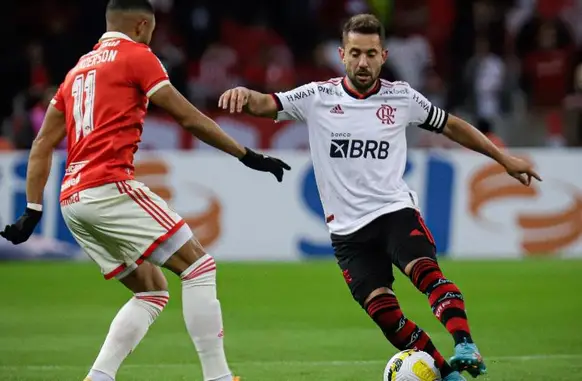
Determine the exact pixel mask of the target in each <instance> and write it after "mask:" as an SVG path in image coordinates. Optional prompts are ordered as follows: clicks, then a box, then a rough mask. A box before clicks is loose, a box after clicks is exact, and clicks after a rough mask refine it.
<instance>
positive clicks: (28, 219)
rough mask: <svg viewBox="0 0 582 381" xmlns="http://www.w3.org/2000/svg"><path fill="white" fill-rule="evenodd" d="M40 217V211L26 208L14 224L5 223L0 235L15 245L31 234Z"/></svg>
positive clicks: (25, 239) (24, 240)
mask: <svg viewBox="0 0 582 381" xmlns="http://www.w3.org/2000/svg"><path fill="white" fill-rule="evenodd" d="M41 217H42V212H39V211H38V210H34V209H30V208H26V211H25V212H24V213H23V214H22V216H20V218H19V219H18V220H17V221H16V222H15V223H14V224H12V225H6V228H5V229H4V231H2V232H0V235H1V236H2V237H4V238H6V239H7V240H8V241H10V242H12V243H13V244H15V245H18V244H20V243H22V242H26V241H27V240H28V239H29V238H30V236H31V235H32V232H33V231H34V229H35V228H36V225H38V223H39V222H40V218H41Z"/></svg>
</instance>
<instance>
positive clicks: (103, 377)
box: [88, 254, 232, 381]
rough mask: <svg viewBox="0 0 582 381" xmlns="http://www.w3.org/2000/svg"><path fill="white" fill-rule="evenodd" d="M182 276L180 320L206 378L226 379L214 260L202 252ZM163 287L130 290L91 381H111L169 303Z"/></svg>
mask: <svg viewBox="0 0 582 381" xmlns="http://www.w3.org/2000/svg"><path fill="white" fill-rule="evenodd" d="M180 278H181V279H182V307H183V314H184V322H185V323H186V328H187V329H188V333H189V334H190V337H191V338H192V341H193V342H194V345H195V347H196V350H197V351H198V356H199V358H200V363H201V365H202V373H203V375H204V380H205V381H231V380H232V373H231V371H230V369H229V367H228V364H227V362H226V356H225V354H224V346H223V339H222V338H223V336H224V333H223V330H222V310H221V308H220V302H219V301H218V299H217V298H216V263H215V262H214V258H212V257H211V256H210V255H208V254H206V255H205V256H203V257H202V258H200V259H199V260H198V261H196V262H195V263H194V264H193V265H192V266H190V267H189V268H188V269H186V271H184V272H183V273H182V274H181V275H180ZM168 299H169V294H168V292H167V291H154V292H142V293H138V294H135V295H134V297H133V298H131V299H130V300H129V302H127V303H126V304H125V305H124V306H123V307H122V308H121V310H120V311H119V312H118V313H117V316H115V319H113V322H111V327H110V328H109V333H108V334H107V338H106V339H105V343H103V347H102V348H101V352H99V356H97V360H95V363H94V364H93V367H92V368H91V371H90V372H89V375H88V376H89V377H90V378H91V380H92V381H114V380H115V375H116V373H117V371H118V369H119V367H120V366H121V363H122V362H123V361H124V360H125V358H126V357H127V356H128V355H129V354H130V353H131V352H132V351H133V350H134V349H135V347H136V346H137V345H138V344H139V342H140V341H141V340H142V339H143V337H144V336H145V334H146V333H147V331H148V329H149V327H150V325H151V324H152V323H153V322H154V321H155V320H156V318H157V317H158V315H159V314H160V312H162V310H163V309H164V307H165V306H166V303H167V302H168Z"/></svg>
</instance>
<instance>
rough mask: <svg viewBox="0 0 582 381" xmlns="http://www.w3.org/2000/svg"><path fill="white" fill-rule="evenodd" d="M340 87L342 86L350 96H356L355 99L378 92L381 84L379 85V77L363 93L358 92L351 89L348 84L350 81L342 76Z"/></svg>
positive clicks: (364, 97)
mask: <svg viewBox="0 0 582 381" xmlns="http://www.w3.org/2000/svg"><path fill="white" fill-rule="evenodd" d="M342 87H343V88H344V91H345V92H346V93H347V94H348V95H349V96H350V97H352V98H356V99H366V98H368V97H371V96H372V95H374V94H376V93H378V91H380V88H381V87H382V86H380V79H378V80H376V84H374V86H372V88H371V89H370V90H368V91H366V92H365V93H360V92H359V91H358V90H356V89H353V88H352V87H351V86H350V83H349V82H348V77H344V79H343V80H342Z"/></svg>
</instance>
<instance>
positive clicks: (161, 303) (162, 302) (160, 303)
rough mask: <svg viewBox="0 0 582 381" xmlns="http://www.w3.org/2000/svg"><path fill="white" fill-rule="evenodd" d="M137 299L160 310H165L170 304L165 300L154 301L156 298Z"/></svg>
mask: <svg viewBox="0 0 582 381" xmlns="http://www.w3.org/2000/svg"><path fill="white" fill-rule="evenodd" d="M137 299H138V300H140V301H142V302H144V303H147V304H149V305H150V306H152V307H154V308H156V309H159V310H163V309H164V308H165V307H166V304H168V301H167V300H164V299H154V298H151V299H150V298H145V297H142V298H137Z"/></svg>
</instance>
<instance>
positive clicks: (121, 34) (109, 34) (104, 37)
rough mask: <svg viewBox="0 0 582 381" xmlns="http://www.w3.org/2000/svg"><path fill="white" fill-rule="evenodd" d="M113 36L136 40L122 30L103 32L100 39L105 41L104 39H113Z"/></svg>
mask: <svg viewBox="0 0 582 381" xmlns="http://www.w3.org/2000/svg"><path fill="white" fill-rule="evenodd" d="M111 38H120V39H122V40H127V41H132V42H135V41H133V40H132V39H131V38H130V37H129V36H128V35H127V34H125V33H121V32H105V33H103V36H101V38H100V39H99V41H103V40H106V39H111Z"/></svg>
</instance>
